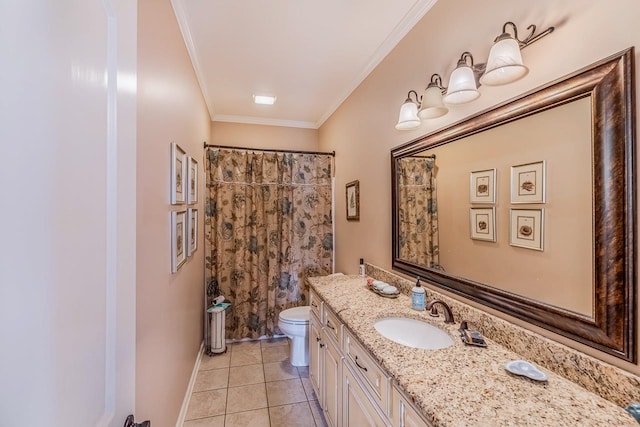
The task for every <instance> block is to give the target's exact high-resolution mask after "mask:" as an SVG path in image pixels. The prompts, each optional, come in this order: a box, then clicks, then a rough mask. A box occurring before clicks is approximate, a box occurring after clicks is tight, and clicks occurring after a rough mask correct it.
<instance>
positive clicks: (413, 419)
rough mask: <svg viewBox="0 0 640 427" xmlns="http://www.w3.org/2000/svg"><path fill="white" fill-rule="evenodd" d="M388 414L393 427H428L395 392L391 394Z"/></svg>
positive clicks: (394, 389)
mask: <svg viewBox="0 0 640 427" xmlns="http://www.w3.org/2000/svg"><path fill="white" fill-rule="evenodd" d="M391 394H392V396H391V405H390V411H389V412H390V414H389V417H390V418H391V423H392V425H393V427H429V426H430V424H429V423H427V422H426V421H425V420H423V419H422V417H421V416H420V415H419V414H418V411H416V410H415V409H414V408H413V406H412V405H411V404H410V403H409V402H408V401H407V399H405V398H404V396H402V395H401V394H400V392H398V390H396V388H395V386H394V387H393V391H392V392H391Z"/></svg>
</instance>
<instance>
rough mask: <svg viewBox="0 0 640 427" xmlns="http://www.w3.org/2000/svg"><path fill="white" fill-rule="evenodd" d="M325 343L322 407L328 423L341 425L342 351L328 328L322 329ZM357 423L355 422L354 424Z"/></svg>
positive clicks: (336, 426) (334, 425)
mask: <svg viewBox="0 0 640 427" xmlns="http://www.w3.org/2000/svg"><path fill="white" fill-rule="evenodd" d="M322 334H323V339H322V343H323V345H324V347H323V349H324V355H323V357H324V363H323V376H324V377H323V381H322V383H323V385H322V393H323V396H322V402H321V405H322V409H323V410H324V418H325V420H326V421H327V424H329V425H330V426H333V427H338V426H341V425H342V423H341V422H340V421H341V420H340V415H341V410H342V393H341V391H342V390H341V389H342V387H341V384H342V353H341V352H340V350H339V347H338V345H337V343H335V342H334V341H333V339H332V338H330V334H331V332H327V328H326V327H325V328H323V329H322ZM354 425H355V424H354Z"/></svg>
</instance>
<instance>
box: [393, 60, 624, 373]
mask: <svg viewBox="0 0 640 427" xmlns="http://www.w3.org/2000/svg"><path fill="white" fill-rule="evenodd" d="M633 58H634V51H633V48H631V49H628V50H626V51H623V52H621V53H619V54H616V55H614V56H612V57H610V58H606V59H604V60H602V61H600V62H598V63H596V64H594V65H592V66H589V67H587V68H585V69H583V70H580V71H578V72H577V73H574V74H572V75H570V76H568V77H565V78H563V79H561V80H559V81H556V82H553V83H551V84H549V85H546V86H544V87H542V88H539V89H536V90H534V91H532V92H530V93H527V94H525V95H523V96H521V97H519V98H517V99H515V100H512V101H509V102H506V103H504V104H501V105H499V106H497V107H495V108H493V109H491V110H489V111H485V112H482V113H480V114H477V115H475V116H473V117H471V118H469V119H466V120H464V121H462V122H459V123H456V124H453V125H451V126H450V127H447V128H445V129H443V130H440V131H437V132H435V133H432V134H429V135H426V136H424V137H421V138H419V139H416V140H414V141H411V142H409V143H407V144H404V145H401V146H399V147H396V148H394V149H393V150H392V151H391V167H392V233H393V236H392V237H393V239H392V244H393V247H392V257H393V259H392V265H393V268H394V269H395V270H398V271H401V272H403V273H406V274H409V275H412V276H421V277H424V278H426V279H427V280H428V281H430V282H431V283H433V284H435V285H437V286H439V287H441V288H443V289H445V290H448V291H451V292H453V293H456V294H459V295H461V296H464V297H466V298H469V299H471V300H473V301H476V302H479V303H481V304H484V305H487V306H489V307H492V308H495V309H498V310H500V311H503V312H505V313H507V314H509V315H512V316H515V317H518V318H520V319H523V320H525V321H528V322H530V323H532V324H535V325H538V326H541V327H543V328H546V329H548V330H551V331H553V332H556V333H558V334H561V335H563V336H566V337H569V338H571V339H574V340H576V341H579V342H581V343H584V344H587V345H590V346H592V347H594V348H597V349H599V350H601V351H604V352H607V353H609V354H612V355H615V356H617V357H619V358H621V359H624V360H627V361H631V362H635V361H636V342H635V341H636V332H635V329H636V320H635V319H636V272H635V247H636V224H635V222H636V213H635V159H634V157H635V155H634V150H635V140H634V131H635V130H634V126H635V117H634V116H635V114H634V111H635V101H634V96H635V89H634V84H633Z"/></svg>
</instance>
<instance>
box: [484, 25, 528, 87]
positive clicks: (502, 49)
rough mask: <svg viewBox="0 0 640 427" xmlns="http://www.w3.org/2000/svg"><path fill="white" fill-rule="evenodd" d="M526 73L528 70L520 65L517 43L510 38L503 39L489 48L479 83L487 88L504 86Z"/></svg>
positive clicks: (520, 57)
mask: <svg viewBox="0 0 640 427" xmlns="http://www.w3.org/2000/svg"><path fill="white" fill-rule="evenodd" d="M528 72H529V69H528V68H527V67H526V66H525V65H524V64H523V63H522V54H521V53H520V46H519V45H518V41H517V40H516V39H514V38H512V37H508V38H503V39H502V40H498V41H497V42H495V43H494V45H493V46H492V47H491V51H490V52H489V59H488V60H487V68H486V71H485V72H484V74H483V75H482V77H480V83H482V84H483V85H487V86H499V85H504V84H507V83H511V82H515V81H516V80H519V79H521V78H523V77H524V76H526V75H527V73H528Z"/></svg>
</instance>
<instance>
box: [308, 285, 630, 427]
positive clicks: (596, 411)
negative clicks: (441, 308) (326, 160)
mask: <svg viewBox="0 0 640 427" xmlns="http://www.w3.org/2000/svg"><path fill="white" fill-rule="evenodd" d="M307 280H308V282H309V284H310V285H311V287H312V288H313V289H314V290H315V291H316V292H317V293H318V295H319V296H320V297H321V298H322V299H323V300H324V301H325V302H326V303H327V304H328V305H329V306H330V307H331V309H332V310H333V311H334V313H336V314H337V315H338V317H339V318H340V319H341V320H342V322H343V323H344V325H345V327H347V328H348V329H349V330H350V331H351V332H352V333H353V334H354V335H355V336H356V337H357V338H358V340H359V341H360V342H361V343H362V344H363V346H364V347H365V348H366V349H367V350H368V351H369V352H370V353H371V354H372V356H373V357H374V358H375V359H376V360H377V361H378V362H379V363H380V365H381V366H382V367H383V368H384V369H385V370H386V371H387V372H388V373H389V375H390V376H391V377H393V379H394V381H395V383H396V384H397V385H398V386H399V387H400V388H401V389H403V390H404V392H405V394H406V395H407V396H410V397H411V398H412V399H413V401H414V403H415V405H416V406H417V407H418V408H419V409H421V411H422V413H423V415H424V416H425V418H427V419H428V420H429V421H430V422H432V423H433V424H434V425H435V426H488V425H490V426H635V427H638V423H637V422H636V421H635V420H634V419H633V418H632V417H631V416H630V415H629V414H628V413H627V412H626V411H625V410H624V409H622V408H621V407H619V406H616V405H615V404H613V403H611V402H609V401H607V400H605V399H603V398H601V397H599V396H597V395H595V394H593V393H591V392H589V391H587V390H585V389H584V388H582V387H580V386H578V385H577V384H575V383H572V382H570V381H568V380H566V379H564V378H563V377H560V376H558V375H556V374H554V373H553V372H551V371H548V370H546V369H542V368H540V369H541V370H542V371H543V372H544V373H545V374H547V376H548V377H549V380H548V381H547V382H537V381H534V380H530V379H528V378H525V377H521V376H517V375H513V374H510V373H509V372H507V371H506V370H505V369H504V365H505V363H506V362H508V361H511V360H518V359H522V357H521V356H519V355H518V354H516V353H514V352H511V351H509V350H507V349H505V348H504V347H501V346H500V345H498V344H496V343H494V342H492V341H491V340H490V339H486V341H487V344H488V347H487V348H480V347H472V346H466V345H464V344H463V343H462V341H461V340H460V338H459V336H460V334H459V332H458V328H459V326H460V321H461V320H465V319H455V320H456V323H455V324H454V325H447V324H445V323H444V318H443V317H439V318H433V317H430V316H429V315H428V313H427V312H425V311H422V312H419V311H416V310H412V309H411V300H410V298H409V297H408V296H406V295H403V294H401V295H400V296H399V297H398V298H394V299H390V298H383V297H381V296H378V295H376V294H374V293H373V292H371V291H369V290H368V289H366V284H365V281H364V279H362V278H360V277H359V276H333V277H312V278H308V279H307ZM395 316H400V317H409V318H414V319H418V320H423V321H425V322H427V323H430V324H433V325H435V326H438V327H439V328H441V329H443V330H445V331H447V332H448V333H449V334H450V335H451V337H452V338H453V341H454V344H453V345H452V346H451V347H448V348H445V349H440V350H423V349H416V348H411V347H405V346H403V345H400V344H397V343H395V342H393V341H391V340H389V339H387V338H385V337H383V336H382V335H380V334H379V333H378V332H377V331H376V330H375V329H374V327H373V323H374V321H375V320H377V319H383V318H385V317H395ZM469 328H471V329H472V328H473V325H472V324H470V325H469ZM485 338H486V337H485Z"/></svg>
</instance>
